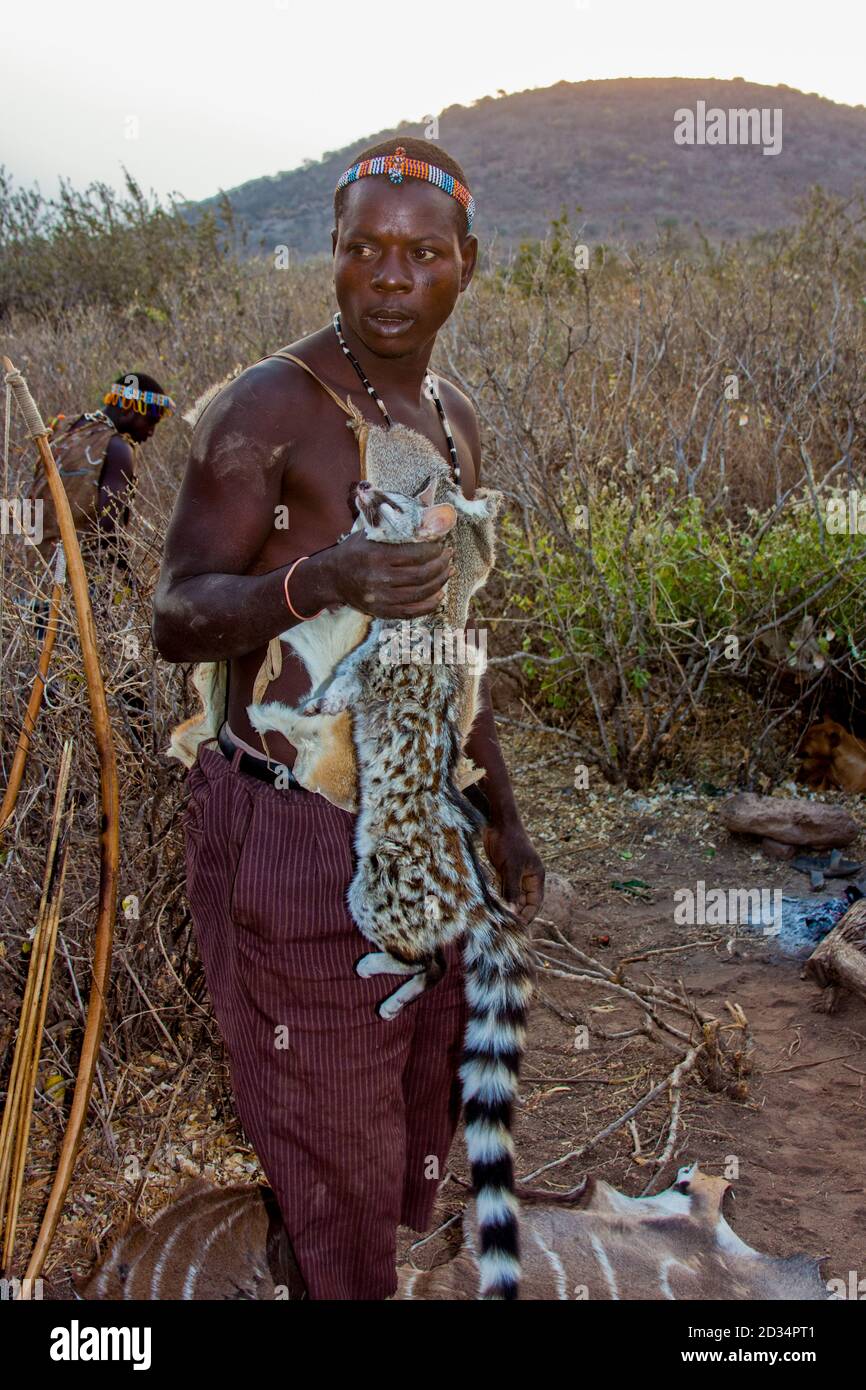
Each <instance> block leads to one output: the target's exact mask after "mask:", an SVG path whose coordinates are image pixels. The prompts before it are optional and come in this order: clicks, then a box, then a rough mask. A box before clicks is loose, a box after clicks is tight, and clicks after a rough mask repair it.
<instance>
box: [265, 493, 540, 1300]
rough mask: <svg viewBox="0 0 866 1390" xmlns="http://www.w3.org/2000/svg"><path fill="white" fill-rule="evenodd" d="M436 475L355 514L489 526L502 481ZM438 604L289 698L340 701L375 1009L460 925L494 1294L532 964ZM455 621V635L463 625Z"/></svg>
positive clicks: (472, 1120) (468, 1098) (486, 1283)
mask: <svg viewBox="0 0 866 1390" xmlns="http://www.w3.org/2000/svg"><path fill="white" fill-rule="evenodd" d="M435 489H436V482H435V480H434V481H432V482H430V483H429V485H428V486H427V487H426V488H423V489H422V490H421V492H420V493H418V494H416V495H415V496H412V497H410V496H405V495H403V494H400V493H395V492H390V491H389V492H384V491H381V490H379V489H376V488H375V487H373V486H372V484H370V483H369V482H362V483H360V484H358V490H357V500H358V506H359V511H360V515H359V518H358V521H357V522H356V527H357V526H359V525H363V527H364V529H365V531H366V534H367V536H368V538H369V539H370V540H375V541H381V542H382V543H383V544H399V543H402V542H406V541H422V540H427V539H432V538H436V537H439V536H441V535H443V534H446V533H448V532H450V531H451V530H452V528H454V527H456V526H457V525H458V524H459V525H460V526H462V527H466V526H469V527H470V528H475V529H476V530H477V531H478V532H479V533H483V534H485V535H488V536H489V534H490V527H491V518H492V516H494V515H495V512H496V509H497V507H498V505H499V502H500V500H501V495H500V494H498V493H493V492H489V491H487V490H485V491H484V492H483V493H482V492H481V491H479V493H478V494H477V495H476V497H475V499H473V500H472V501H468V500H467V499H466V498H465V497H463V496H462V494H461V493H459V492H458V491H456V490H451V491H449V492H448V493H447V494H446V495H445V498H444V499H443V501H442V502H441V503H439V504H438V505H433V504H432V503H433V497H434V495H435ZM443 607H447V603H445V602H443ZM441 616H442V614H441V612H440V613H438V614H437V612H434V613H431V614H428V615H424V616H422V617H419V618H412V619H411V620H408V619H405V620H403V622H404V624H405V625H406V627H408V629H409V631H408V634H407V633H406V627H404V628H403V630H402V631H403V634H404V638H405V637H406V636H408V651H409V655H410V659H409V660H408V661H395V660H393V659H392V658H393V656H394V634H395V632H396V631H398V630H400V628H401V624H400V623H395V622H394V621H393V620H391V619H384V618H374V619H373V620H372V622H371V624H370V628H369V631H368V632H367V635H366V637H365V638H364V640H363V641H362V642H361V643H360V644H359V645H358V646H357V647H356V648H355V649H354V650H352V651H350V652H349V653H348V654H347V655H345V656H343V657H342V659H341V660H340V661H339V662H338V663H337V664H336V666H335V667H334V669H333V670H332V672H331V674H330V675H329V676H328V677H326V678H325V679H324V680H323V681H322V682H321V684H320V685H319V686H318V688H317V689H315V690H313V691H312V692H311V695H310V697H309V699H308V700H307V701H306V703H305V704H304V705H303V706H302V713H303V714H304V715H305V716H307V717H314V716H319V715H335V714H338V713H340V712H342V711H346V710H347V711H349V712H350V714H351V720H352V737H353V741H354V746H355V751H356V756H357V763H358V776H359V810H358V816H357V820H356V827H355V849H356V852H357V860H358V862H357V869H356V872H355V875H354V878H353V880H352V882H351V884H350V886H349V889H348V893H347V902H348V905H349V910H350V911H351V914H352V917H353V919H354V920H355V922H356V923H357V925H358V927H359V929H360V930H361V931H362V932H363V934H364V935H365V936H366V937H367V938H368V939H369V940H370V941H371V942H372V943H373V944H374V945H375V946H376V947H377V948H378V950H377V951H375V952H371V953H370V954H368V955H366V956H364V957H363V958H362V960H361V961H360V962H359V964H358V967H357V969H358V971H359V973H361V974H364V975H372V974H380V973H382V974H398V975H408V976H409V978H408V980H407V981H406V982H405V983H404V984H402V985H401V986H400V987H399V988H398V989H397V990H395V991H394V992H393V993H392V994H390V995H389V996H388V997H387V998H386V999H385V1000H384V1001H383V1002H382V1003H381V1004H380V1006H379V1012H380V1015H381V1016H382V1018H383V1019H386V1020H387V1019H388V1018H392V1017H394V1015H395V1014H396V1013H397V1012H398V1011H399V1010H400V1009H401V1008H402V1007H403V1006H404V1005H405V1004H406V1003H407V1002H408V1001H409V1000H410V999H412V998H414V997H415V996H416V995H417V994H419V993H420V992H421V991H422V990H424V989H425V988H429V987H431V986H432V985H434V984H435V983H436V981H437V980H438V979H439V978H440V977H441V972H442V957H441V948H442V947H443V946H444V945H446V944H447V943H448V942H450V941H452V940H455V939H456V938H458V937H461V936H463V935H464V934H465V945H464V963H465V970H466V989H467V998H468V1003H469V1022H468V1027H467V1033H466V1039H465V1046H464V1054H463V1059H462V1065H461V1068H460V1077H461V1081H462V1085H463V1099H464V1106H465V1117H466V1140H467V1147H468V1151H469V1159H470V1163H471V1166H472V1178H473V1184H474V1187H475V1192H476V1197H477V1213H478V1227H479V1264H480V1268H481V1295H482V1297H485V1298H506V1299H507V1298H514V1297H516V1295H517V1287H518V1280H519V1261H518V1239H517V1236H518V1222H517V1202H516V1198H515V1196H514V1191H513V1142H512V1138H511V1114H512V1105H513V1101H514V1097H515V1093H516V1089H517V1078H518V1067H519V1061H520V1057H521V1054H522V1051H523V1046H524V1035H525V1020H526V1009H527V1005H528V1002H529V995H530V988H531V986H530V972H529V967H528V960H527V952H526V946H525V936H524V930H523V927H522V924H521V923H520V921H519V919H518V918H517V917H516V916H515V914H513V913H512V912H511V911H510V910H509V909H508V908H507V907H506V906H505V905H504V903H503V902H502V901H501V900H500V899H499V898H498V896H497V895H496V894H495V893H494V892H493V890H492V889H491V887H490V885H489V884H488V881H487V879H486V877H485V875H484V872H483V870H482V868H481V864H480V862H479V859H478V856H477V853H476V848H475V842H474V837H475V835H476V834H477V832H478V831H479V829H480V828H481V825H482V824H483V818H482V816H481V813H480V812H479V811H477V810H476V809H475V807H474V806H473V805H472V803H471V802H470V801H469V800H468V799H467V798H466V797H465V796H464V795H463V793H462V792H461V791H459V790H458V789H457V787H456V785H455V771H456V768H457V765H458V762H459V759H460V756H461V747H460V737H459V727H460V711H461V709H462V708H463V707H464V702H465V699H466V682H467V671H466V669H465V666H464V665H462V664H460V663H455V664H452V663H451V662H450V661H448V660H435V659H427V654H428V653H429V652H431V651H432V652H433V654H434V656H435V654H436V652H437V645H436V628H437V618H438V619H441ZM425 630H426V631H425ZM441 635H442V634H441V631H440V636H441ZM452 637H453V639H454V649H455V650H459V648H458V645H457V643H458V641H459V639H460V638H461V637H462V629H461V630H460V632H459V633H457V632H454V633H452ZM404 650H405V648H404ZM445 650H446V651H448V650H449V648H448V647H447V646H446V647H445ZM412 655H415V656H416V657H418V658H419V659H415V660H412V659H411V656H412ZM472 678H473V679H474V680H475V681H477V679H478V678H479V677H478V672H477V671H476V672H475V673H473V677H472ZM249 715H250V719H251V721H252V723H253V725H254V726H255V727H256V728H257V729H259V731H260V732H266V731H267V730H268V729H277V730H282V728H283V727H284V726H285V727H288V724H289V723H290V722H291V721H292V720H296V712H295V711H290V710H288V708H287V707H284V706H281V705H279V704H271V705H267V704H266V705H253V706H250V709H249ZM287 736H288V735H287Z"/></svg>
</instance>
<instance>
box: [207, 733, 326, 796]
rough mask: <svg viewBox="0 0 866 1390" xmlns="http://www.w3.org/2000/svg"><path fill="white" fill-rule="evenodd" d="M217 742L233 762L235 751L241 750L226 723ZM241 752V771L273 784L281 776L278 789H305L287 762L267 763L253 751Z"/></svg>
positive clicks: (239, 765) (239, 761)
mask: <svg viewBox="0 0 866 1390" xmlns="http://www.w3.org/2000/svg"><path fill="white" fill-rule="evenodd" d="M217 743H218V744H219V749H220V752H221V753H222V754H223V755H224V756H225V757H226V758H228V760H229V762H231V760H232V758H233V757H234V755H235V753H237V752H238V751H239V750H238V745H237V744H236V743H235V741H234V739H233V738H232V737H231V734H229V733H227V732H226V726H225V724H223V725H222V727H221V729H220V731H219V733H218V734H217ZM240 754H241V756H240V759H239V760H238V770H239V771H240V772H245V773H247V774H248V776H250V777H257V778H258V779H259V781H260V782H269V783H270V784H271V786H273V785H274V784H275V783H276V780H277V778H278V777H279V779H280V785H279V787H278V788H277V790H278V791H303V790H304V788H303V787H302V786H301V784H300V782H299V781H298V779H297V777H296V776H295V774H294V773H293V772H292V769H291V768H290V767H286V765H285V763H265V762H262V761H261V759H260V758H254V757H253V756H252V754H251V753H244V751H243V749H241V750H240Z"/></svg>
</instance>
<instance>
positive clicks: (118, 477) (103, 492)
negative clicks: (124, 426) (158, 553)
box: [96, 434, 135, 572]
mask: <svg viewBox="0 0 866 1390" xmlns="http://www.w3.org/2000/svg"><path fill="white" fill-rule="evenodd" d="M134 467H135V465H134V459H133V453H132V448H131V446H130V444H129V443H128V441H127V440H125V439H123V438H121V436H120V435H119V434H116V435H115V436H114V437H113V438H112V439H111V440H109V443H108V448H107V449H106V451H105V459H104V461H103V465H102V471H101V473H100V475H99V500H98V504H97V512H96V531H97V535H98V537H99V541H100V546H101V547H104V548H105V549H106V550H107V551H108V553H109V554H110V556H111V558H112V560H113V561H114V563H115V564H116V565H118V566H119V567H120V569H123V570H126V571H127V572H129V570H130V568H131V566H130V564H129V561H128V559H127V557H126V553H125V550H124V545H123V530H124V527H125V526H126V525H127V524H128V522H129V488H130V486H131V484H132V480H133V476H134Z"/></svg>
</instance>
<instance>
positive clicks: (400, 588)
mask: <svg viewBox="0 0 866 1390" xmlns="http://www.w3.org/2000/svg"><path fill="white" fill-rule="evenodd" d="M328 555H329V566H330V574H331V583H332V585H333V588H334V590H335V592H336V593H337V595H338V596H339V598H340V601H341V602H342V603H344V604H347V605H348V607H349V608H357V609H358V610H359V612H361V613H370V614H371V615H372V616H373V617H374V618H417V617H419V616H420V615H421V614H422V613H434V612H435V611H436V609H437V608H438V607H439V605H440V603H441V602H442V599H443V597H444V586H445V584H446V582H447V580H448V577H449V574H452V573H453V572H454V564H453V556H454V551H453V549H452V547H451V545H449V543H448V539H447V537H443V539H442V540H437V541H407V542H406V543H405V544H403V545H384V544H383V543H382V542H381V541H370V540H368V539H367V537H366V536H365V535H364V533H363V532H362V531H357V532H355V533H354V534H353V535H351V536H349V537H348V538H347V539H346V540H344V541H341V542H340V543H339V545H335V546H334V547H333V548H332V549H331V550H330V551H329V552H328Z"/></svg>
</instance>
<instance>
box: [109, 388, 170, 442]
mask: <svg viewBox="0 0 866 1390" xmlns="http://www.w3.org/2000/svg"><path fill="white" fill-rule="evenodd" d="M148 392H149V393H150V394H151V395H152V396H156V397H161V398H162V399H161V401H155V400H150V401H149V400H148V399H147V393H148ZM174 408H175V407H174V401H172V400H171V397H170V396H167V395H166V393H165V391H163V389H162V387H161V386H160V384H159V382H158V381H156V380H154V378H153V377H152V376H148V374H147V372H121V373H120V374H119V375H118V376H116V377H115V378H114V383H113V385H112V388H111V390H110V391H108V392H107V393H106V395H105V397H104V401H103V409H104V411H105V414H106V415H107V416H108V418H109V420H110V421H111V423H112V424H113V425H114V427H115V429H118V430H120V432H121V434H128V435H130V436H131V438H132V439H134V440H135V441H136V443H137V444H145V443H146V442H147V440H148V439H150V437H151V435H152V434H153V432H154V430H155V429H156V427H157V425H158V424H159V422H160V420H163V419H164V418H165V416H166V415H171V413H172V412H173V410H174Z"/></svg>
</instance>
